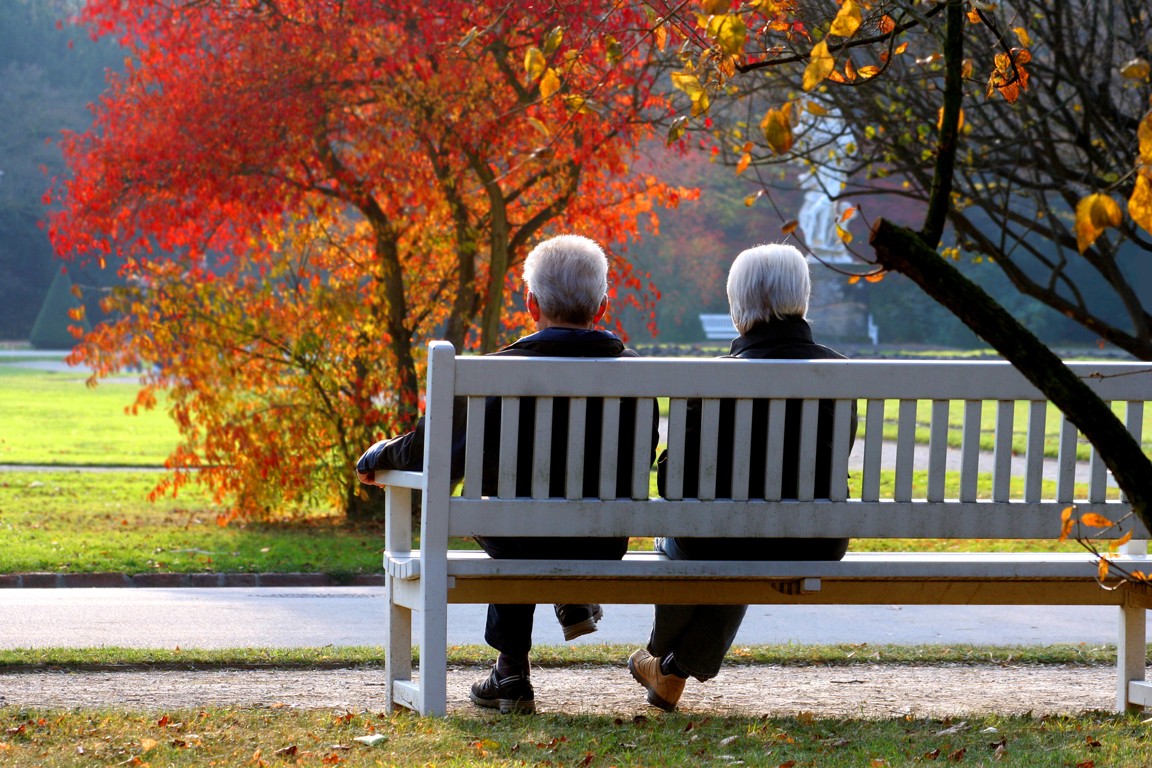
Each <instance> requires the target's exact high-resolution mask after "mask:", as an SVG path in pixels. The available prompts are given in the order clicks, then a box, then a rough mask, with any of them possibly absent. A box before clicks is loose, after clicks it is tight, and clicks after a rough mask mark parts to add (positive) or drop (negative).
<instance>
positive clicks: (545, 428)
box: [532, 397, 553, 499]
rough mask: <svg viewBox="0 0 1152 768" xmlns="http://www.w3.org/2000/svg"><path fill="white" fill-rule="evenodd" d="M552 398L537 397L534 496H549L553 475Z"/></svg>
mask: <svg viewBox="0 0 1152 768" xmlns="http://www.w3.org/2000/svg"><path fill="white" fill-rule="evenodd" d="M552 402H553V401H552V398H550V397H538V398H536V429H535V432H534V434H533V439H532V498H534V499H546V498H548V481H549V479H550V478H551V476H552Z"/></svg>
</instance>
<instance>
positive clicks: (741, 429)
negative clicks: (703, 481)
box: [732, 398, 752, 501]
mask: <svg viewBox="0 0 1152 768" xmlns="http://www.w3.org/2000/svg"><path fill="white" fill-rule="evenodd" d="M734 419H735V424H734V425H733V430H732V498H733V499H735V500H737V501H747V500H748V483H749V477H750V474H751V473H750V466H751V463H752V461H751V453H752V452H751V451H750V450H748V448H749V446H751V445H752V401H751V400H749V399H747V398H744V399H740V400H737V401H736V408H735V414H734Z"/></svg>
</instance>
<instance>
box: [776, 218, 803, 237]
mask: <svg viewBox="0 0 1152 768" xmlns="http://www.w3.org/2000/svg"><path fill="white" fill-rule="evenodd" d="M799 223H800V222H798V221H796V219H792V220H791V221H788V222H785V223H784V226H782V227H780V233H781V234H784V235H790V234H792V233H793V232H795V231H796V227H797V226H798V225H799Z"/></svg>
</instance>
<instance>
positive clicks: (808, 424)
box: [796, 400, 820, 501]
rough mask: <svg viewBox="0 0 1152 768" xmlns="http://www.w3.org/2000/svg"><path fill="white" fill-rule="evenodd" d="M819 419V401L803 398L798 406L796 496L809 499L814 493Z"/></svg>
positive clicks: (804, 499)
mask: <svg viewBox="0 0 1152 768" xmlns="http://www.w3.org/2000/svg"><path fill="white" fill-rule="evenodd" d="M819 421H820V401H819V400H805V401H804V404H803V405H802V406H801V408H800V462H799V467H798V468H797V469H798V470H799V476H798V477H797V478H796V480H797V482H796V498H797V499H799V500H800V501H811V500H812V499H813V498H814V497H815V495H816V448H817V443H818V442H819V441H818V440H817V439H816V436H817V432H816V430H817V427H818V426H819Z"/></svg>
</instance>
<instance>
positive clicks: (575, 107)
mask: <svg viewBox="0 0 1152 768" xmlns="http://www.w3.org/2000/svg"><path fill="white" fill-rule="evenodd" d="M564 106H566V107H568V111H569V112H571V113H572V114H574V115H589V114H592V113H594V112H596V111H597V110H596V107H595V105H594V104H593V103H592V102H591V101H588V100H587V99H585V98H584V97H583V96H574V95H569V96H565V97H564Z"/></svg>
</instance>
